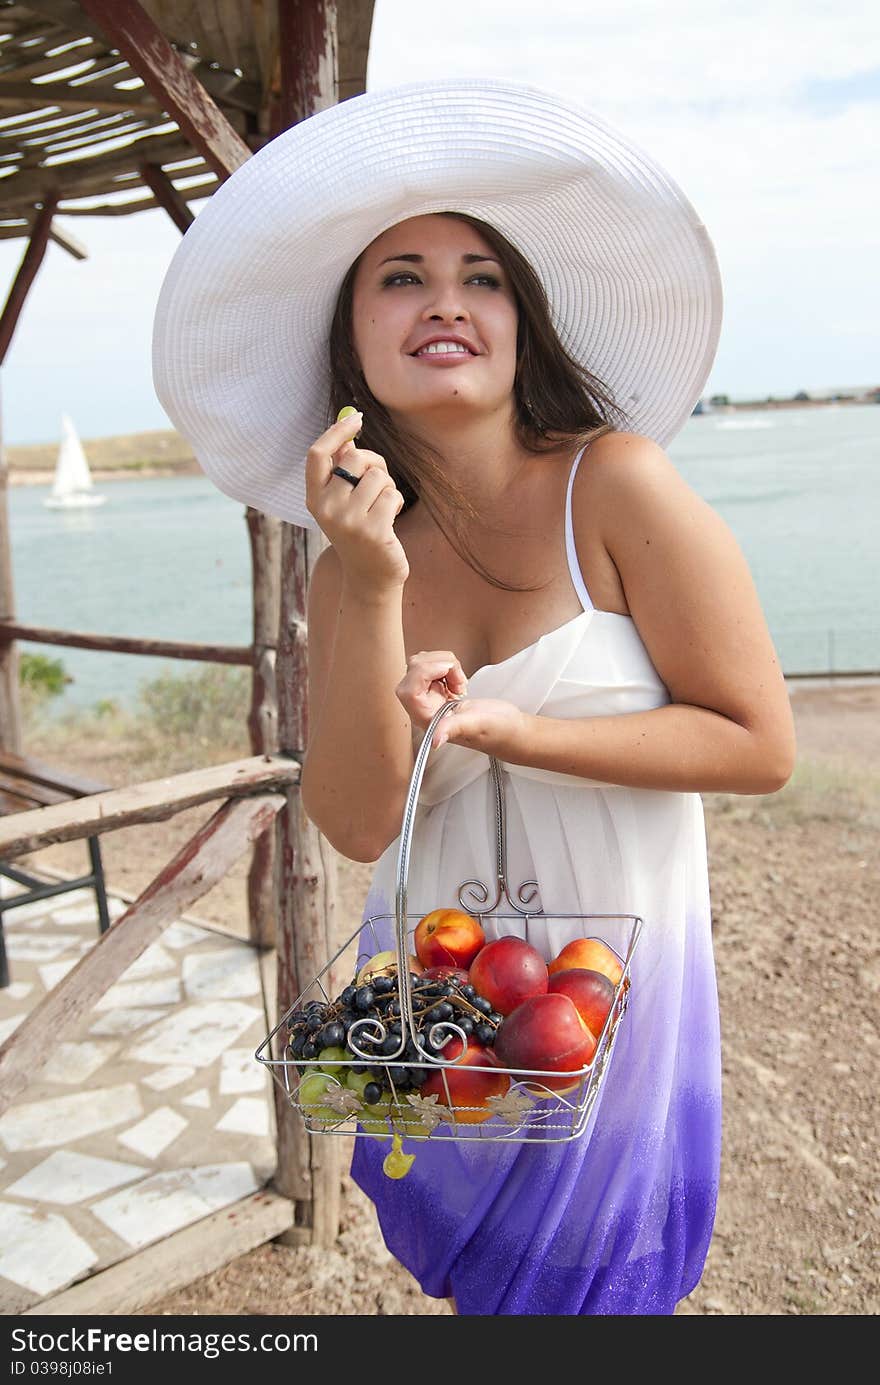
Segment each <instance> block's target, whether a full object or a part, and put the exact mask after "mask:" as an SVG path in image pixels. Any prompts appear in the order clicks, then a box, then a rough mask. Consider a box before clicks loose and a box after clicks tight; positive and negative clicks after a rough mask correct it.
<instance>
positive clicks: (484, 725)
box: [394, 649, 525, 759]
mask: <svg viewBox="0 0 880 1385" xmlns="http://www.w3.org/2000/svg"><path fill="white" fill-rule="evenodd" d="M394 691H395V693H396V695H397V697H398V699H399V701H400V702H401V703H402V705H403V707H404V708H405V709H406V712H407V714H408V716H409V719H410V721H411V722H412V724H413V726H415V727H417V728H418V730H420V731H426V730H427V729H428V727H429V725H430V724H431V719H432V718H433V717H434V715H435V714H436V712H437V711H438V709H439V708H440V707H441V706H442V705H443V703H444V702H448V701H449V700H450V699H453V700H455V701H456V702H457V704H458V705H457V707H456V709H455V711H454V712H449V713H448V714H447V715H446V716H445V717H443V719H442V721H440V723H439V724H438V726H437V727H436V729H435V731H434V739H433V741H432V742H431V748H432V749H436V747H437V746H440V745H444V744H446V742H447V741H450V742H453V743H454V744H456V745H463V746H466V747H467V748H468V749H469V750H482V751H484V752H485V754H487V755H497V756H499V757H500V758H501V759H503V758H504V756H505V754H511V753H513V749H514V747H516V746H518V745H519V744H520V743H521V738H522V735H523V731H524V726H525V718H524V716H523V713H522V712H521V711H520V709H519V707H516V706H515V705H514V704H513V703H512V702H505V701H503V700H502V699H501V698H473V699H471V698H468V697H466V696H465V694H466V692H467V678H466V677H465V675H464V670H463V669H462V666H461V664H460V663H459V661H458V659H457V658H456V657H455V655H454V654H453V653H452V652H451V651H450V650H448V649H434V650H429V651H422V652H421V653H419V654H413V655H411V656H410V657H409V659H407V671H406V674H405V676H404V677H403V678H402V679H401V681H400V682H399V683H398V685H397V687H396V688H395V690H394Z"/></svg>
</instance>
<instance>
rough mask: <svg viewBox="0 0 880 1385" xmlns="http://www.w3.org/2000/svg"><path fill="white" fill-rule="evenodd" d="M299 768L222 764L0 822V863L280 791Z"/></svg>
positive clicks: (278, 760) (284, 763)
mask: <svg viewBox="0 0 880 1385" xmlns="http://www.w3.org/2000/svg"><path fill="white" fill-rule="evenodd" d="M299 777H300V763H299V761H298V760H296V759H294V758H292V757H290V756H286V755H283V754H279V755H266V756H256V755H255V756H253V757H249V758H248V759H245V760H230V761H229V763H228V764H224V765H211V766H209V767H208V768H207V769H194V770H189V771H188V772H187V773H186V774H174V775H171V776H170V777H169V778H167V779H151V780H147V781H145V782H144V783H142V784H133V785H130V786H129V787H127V788H124V789H109V790H108V791H107V793H100V794H92V795H89V797H88V798H78V799H74V800H73V801H72V802H70V803H59V804H58V805H57V806H56V807H54V808H35V809H34V811H33V812H30V813H17V814H15V815H14V816H13V817H8V818H0V860H13V859H14V858H15V857H16V856H24V855H25V854H26V853H27V852H29V851H38V850H39V849H40V848H41V847H44V846H52V845H53V843H54V842H70V841H79V840H80V839H81V838H82V837H91V836H93V835H94V834H95V833H98V832H115V831H117V830H118V829H119V828H120V827H132V826H133V825H134V824H135V823H137V822H164V821H165V820H166V819H167V818H170V817H174V815H175V813H181V812H183V810H184V809H185V808H195V807H197V806H198V805H199V804H200V803H209V802H211V800H213V799H217V798H231V797H240V796H242V795H246V794H255V793H260V792H267V791H269V790H271V789H281V788H282V786H283V785H285V784H289V783H292V782H293V783H298V782H299Z"/></svg>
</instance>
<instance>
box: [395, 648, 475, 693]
mask: <svg viewBox="0 0 880 1385" xmlns="http://www.w3.org/2000/svg"><path fill="white" fill-rule="evenodd" d="M435 684H436V685H437V689H436V690H437V691H438V692H439V691H442V692H443V693H444V694H445V695H446V696H450V697H461V696H463V695H464V694H465V693H466V692H467V678H466V677H465V672H464V669H463V668H462V666H461V664H460V663H459V661H458V659H457V658H456V657H455V655H454V654H453V653H452V651H451V650H446V649H444V650H431V651H430V652H428V651H423V652H422V653H419V654H412V655H411V656H410V657H409V658H408V659H407V672H406V675H405V677H404V678H403V679H402V680H401V682H400V684H399V685H398V695H401V694H402V695H403V696H410V697H412V696H419V695H420V694H424V693H426V692H428V691H430V690H431V689H432V688H433V687H434V685H435Z"/></svg>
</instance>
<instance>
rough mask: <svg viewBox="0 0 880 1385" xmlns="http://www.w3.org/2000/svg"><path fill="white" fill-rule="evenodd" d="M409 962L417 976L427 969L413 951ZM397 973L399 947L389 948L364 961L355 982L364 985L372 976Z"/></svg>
mask: <svg viewBox="0 0 880 1385" xmlns="http://www.w3.org/2000/svg"><path fill="white" fill-rule="evenodd" d="M407 964H408V966H409V970H410V971H411V972H413V974H414V975H416V976H419V975H420V974H421V973H422V972H423V971H424V970H425V968H424V967H423V966H422V964H421V962H420V961H419V959H418V957H414V956H413V955H412V953H410V955H409V957H408V958H407ZM396 975H397V949H396V948H388V949H386V951H384V952H377V953H375V955H374V956H372V957H370V958H369V960H368V961H366V962H364V964H363V966H362V967H361V968H360V970H359V972H358V974H357V976H356V977H355V984H356V985H357V986H362V985H363V984H364V982H365V981H368V980H369V979H370V977H371V976H396Z"/></svg>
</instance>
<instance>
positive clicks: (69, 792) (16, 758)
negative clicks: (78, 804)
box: [0, 750, 109, 803]
mask: <svg viewBox="0 0 880 1385" xmlns="http://www.w3.org/2000/svg"><path fill="white" fill-rule="evenodd" d="M0 773H2V775H3V780H4V783H8V782H9V779H10V776H15V777H17V778H20V779H22V780H24V781H27V782H28V783H29V784H31V785H35V784H36V785H40V786H42V787H44V788H46V789H53V790H58V791H60V793H61V794H63V795H66V796H67V797H68V798H69V797H71V796H73V797H74V798H84V797H85V795H86V794H92V793H106V792H107V789H108V788H109V785H108V784H99V783H98V781H97V779H88V778H86V776H85V775H84V774H70V773H68V772H67V771H66V770H63V769H60V768H58V767H56V766H55V765H47V764H44V762H43V761H42V760H35V759H34V757H33V756H32V755H14V754H13V753H12V752H11V751H8V750H0ZM60 801H61V800H60V799H58V798H47V799H45V802H46V803H58V802H60Z"/></svg>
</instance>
